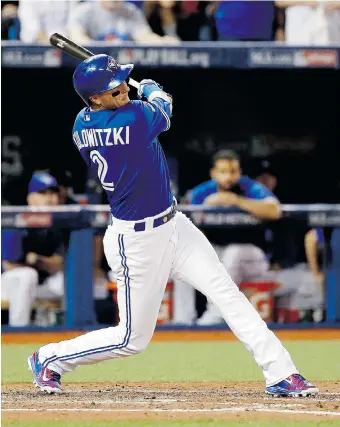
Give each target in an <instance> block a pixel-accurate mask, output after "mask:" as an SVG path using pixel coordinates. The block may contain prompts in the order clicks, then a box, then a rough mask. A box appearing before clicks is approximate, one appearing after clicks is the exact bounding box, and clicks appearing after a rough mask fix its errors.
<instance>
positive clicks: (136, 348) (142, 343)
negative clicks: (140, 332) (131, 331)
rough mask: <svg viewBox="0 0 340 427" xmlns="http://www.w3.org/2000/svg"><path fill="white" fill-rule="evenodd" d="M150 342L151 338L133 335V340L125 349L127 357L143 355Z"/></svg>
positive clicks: (131, 339)
mask: <svg viewBox="0 0 340 427" xmlns="http://www.w3.org/2000/svg"><path fill="white" fill-rule="evenodd" d="M150 340H151V337H146V336H137V335H135V336H134V335H131V338H130V340H129V342H128V344H127V346H126V348H125V352H126V355H127V356H133V355H135V354H139V353H142V352H143V351H144V350H145V349H146V348H147V346H148V345H149V342H150Z"/></svg>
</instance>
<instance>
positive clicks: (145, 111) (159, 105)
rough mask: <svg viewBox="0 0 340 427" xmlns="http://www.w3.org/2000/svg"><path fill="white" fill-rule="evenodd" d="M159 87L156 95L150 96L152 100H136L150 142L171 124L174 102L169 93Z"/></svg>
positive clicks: (140, 118)
mask: <svg viewBox="0 0 340 427" xmlns="http://www.w3.org/2000/svg"><path fill="white" fill-rule="evenodd" d="M156 87H157V86H156ZM157 89H158V91H157V93H156V94H155V95H156V96H155V97H154V98H153V97H152V96H151V97H149V99H150V101H136V103H138V104H137V106H138V109H139V114H138V116H139V120H140V121H141V122H142V123H143V127H144V129H145V130H146V135H147V138H148V140H150V142H152V141H153V140H154V139H155V138H156V137H157V136H158V135H159V134H161V133H162V132H165V131H167V130H168V129H169V128H170V125H171V122H170V119H171V117H172V104H171V102H170V101H169V97H168V96H167V94H166V93H165V92H163V91H161V90H160V89H159V88H158V87H157ZM158 92H160V94H159V96H157V94H158ZM161 94H164V98H161V97H160V95H161ZM151 95H152V94H151Z"/></svg>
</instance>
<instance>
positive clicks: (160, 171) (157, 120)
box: [73, 86, 173, 221]
mask: <svg viewBox="0 0 340 427" xmlns="http://www.w3.org/2000/svg"><path fill="white" fill-rule="evenodd" d="M155 90H157V91H160V89H159V88H158V87H156V86H155ZM170 117H171V110H170V103H169V102H168V101H165V100H164V99H162V98H159V97H156V98H155V99H154V100H153V101H152V102H143V101H131V102H129V103H128V104H127V105H125V106H123V107H121V108H119V109H117V110H104V111H91V110H90V108H84V109H83V110H81V111H80V113H79V114H78V116H77V118H76V120H75V124H74V127H73V141H74V143H75V145H76V147H77V148H78V150H79V151H80V154H81V155H82V157H83V159H84V160H85V162H86V164H87V165H88V166H89V167H91V168H93V169H95V171H96V172H97V173H98V177H99V179H100V182H101V184H102V187H103V189H104V190H105V192H106V195H107V198H108V201H109V203H110V208H111V213H112V215H113V216H114V217H115V218H118V219H122V220H126V221H137V220H141V219H143V218H147V217H150V216H155V215H157V214H159V213H161V212H163V211H165V210H166V209H168V208H169V206H170V205H171V203H172V201H173V196H172V193H171V189H170V177H169V171H168V166H167V163H166V159H165V155H164V152H163V149H162V147H161V145H160V143H159V142H158V139H157V136H158V135H159V134H160V133H161V132H163V131H166V130H168V129H169V127H170Z"/></svg>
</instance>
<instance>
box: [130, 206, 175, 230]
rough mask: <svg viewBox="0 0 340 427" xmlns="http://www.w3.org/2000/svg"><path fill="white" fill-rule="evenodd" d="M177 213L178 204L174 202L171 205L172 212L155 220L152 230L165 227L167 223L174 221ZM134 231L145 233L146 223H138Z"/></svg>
mask: <svg viewBox="0 0 340 427" xmlns="http://www.w3.org/2000/svg"><path fill="white" fill-rule="evenodd" d="M176 212H177V204H176V202H173V203H172V205H171V211H170V212H169V213H167V214H165V215H163V216H160V217H159V218H156V219H154V220H153V226H152V228H156V227H159V226H160V225H163V224H165V223H166V222H168V221H170V219H172V218H173V217H174V216H175V215H176ZM134 229H135V231H145V221H143V222H136V224H135V227H134Z"/></svg>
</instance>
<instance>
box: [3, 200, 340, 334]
mask: <svg viewBox="0 0 340 427" xmlns="http://www.w3.org/2000/svg"><path fill="white" fill-rule="evenodd" d="M178 208H179V210H181V211H182V212H185V213H186V214H187V215H188V216H189V217H190V218H191V220H192V221H193V222H194V223H195V224H196V225H197V226H198V227H200V228H202V229H204V228H207V227H208V228H209V227H233V228H235V227H238V228H244V229H245V230H246V229H247V228H248V227H257V226H259V225H261V224H262V222H261V221H260V220H259V219H257V218H255V217H253V216H252V215H249V214H248V213H245V212H242V211H240V210H238V209H233V208H232V209H229V208H211V207H202V206H192V205H179V206H178ZM109 215H110V213H109V209H108V206H106V205H85V206H81V205H79V206H58V207H54V208H30V207H27V206H17V207H12V206H11V207H9V206H3V207H2V215H1V220H2V229H27V228H46V227H52V226H53V227H57V228H61V229H69V230H71V233H70V241H69V247H68V251H67V254H66V259H65V297H64V298H65V301H64V307H65V324H64V325H62V326H56V327H49V328H39V327H25V328H11V327H9V326H3V327H2V330H3V331H4V332H6V331H13V330H16V331H22V330H24V331H27V330H41V329H42V330H50V329H52V330H56V329H59V330H66V329H93V328H97V327H99V326H98V325H96V324H95V322H94V316H93V286H92V277H93V234H94V232H95V231H96V230H97V231H98V230H99V229H101V230H102V232H103V233H104V231H105V228H106V226H107V224H108V222H109ZM275 222H277V223H280V224H284V225H285V227H286V228H285V230H288V232H289V230H293V229H294V227H296V226H298V225H303V226H304V227H307V228H308V227H320V228H323V229H324V230H325V233H324V235H325V247H324V254H325V256H324V272H325V278H326V279H325V287H326V300H325V306H326V318H325V321H323V322H322V323H318V324H316V325H315V324H310V325H308V324H303V327H334V326H336V327H340V205H339V204H336V205H326V204H312V205H283V206H282V218H281V219H280V220H278V221H275ZM301 326H302V325H301V324H284V325H279V324H272V325H271V327H273V328H301ZM100 327H102V325H101V326H100ZM159 328H163V329H164V328H165V329H167V328H174V327H173V326H169V327H168V326H160V327H159ZM175 328H176V327H175ZM179 328H180V326H179ZM206 328H207V327H205V329H206ZM208 328H209V327H208ZM221 328H226V326H222V327H221Z"/></svg>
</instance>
